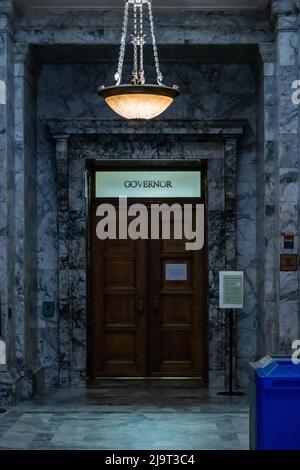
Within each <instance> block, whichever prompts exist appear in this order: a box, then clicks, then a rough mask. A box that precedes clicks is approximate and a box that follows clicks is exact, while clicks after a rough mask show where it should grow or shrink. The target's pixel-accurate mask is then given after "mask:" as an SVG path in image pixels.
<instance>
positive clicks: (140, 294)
mask: <svg viewBox="0 0 300 470" xmlns="http://www.w3.org/2000/svg"><path fill="white" fill-rule="evenodd" d="M151 169H152V168H151ZM118 170H119V169H118ZM94 174H95V173H94V170H93V172H92V173H91V179H92V180H94V179H95V178H94ZM201 174H202V187H203V190H202V193H201V198H199V199H197V200H193V201H192V200H190V199H189V200H188V202H189V203H193V204H196V203H198V204H204V203H205V172H204V171H203V168H202V169H201ZM92 193H93V196H95V191H94V190H92ZM103 202H109V203H111V204H113V205H114V206H115V208H116V213H117V214H118V209H117V204H118V203H117V200H113V199H107V200H103V199H98V198H96V197H92V200H91V207H90V209H91V211H90V212H91V213H90V230H91V243H90V285H91V289H90V300H91V302H90V311H91V316H90V328H89V330H90V333H89V351H90V375H91V377H92V378H96V377H206V375H207V357H206V343H207V341H206V322H207V298H206V292H207V289H206V284H207V268H206V245H205V246H204V248H203V249H202V250H200V251H187V250H186V249H185V243H186V240H185V239H184V237H183V238H182V239H180V240H178V239H174V236H171V238H170V239H169V240H163V239H158V240H151V239H149V240H140V239H139V240H131V239H125V240H119V239H117V240H99V239H98V237H97V235H96V226H97V223H98V222H99V220H100V219H99V216H97V215H96V209H97V207H98V205H99V204H102V203H103ZM133 202H137V201H136V200H135V201H134V200H130V199H128V205H130V204H131V203H133ZM139 202H142V203H143V204H144V205H146V206H147V207H149V208H150V205H151V203H153V202H155V203H156V204H162V203H164V202H169V203H170V204H174V203H177V204H178V203H179V204H180V205H182V204H183V203H186V202H187V201H186V200H181V199H179V200H178V199H176V198H172V200H166V199H163V200H162V199H161V200H158V199H155V200H147V199H143V200H142V201H139ZM149 213H150V211H149ZM129 222H130V218H129V219H128V223H129ZM173 224H174V218H171V228H172V225H173ZM173 234H174V232H173V230H171V235H173ZM174 267H175V271H176V269H177V270H179V278H178V273H177V274H176V272H175V276H174V275H173V274H174V269H173V268H174ZM172 270H173V274H172ZM182 274H183V276H182ZM180 276H182V277H181V278H180Z"/></svg>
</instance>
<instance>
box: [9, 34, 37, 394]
mask: <svg viewBox="0 0 300 470" xmlns="http://www.w3.org/2000/svg"><path fill="white" fill-rule="evenodd" d="M34 75H35V73H34V67H33V61H32V58H31V54H30V48H29V46H28V45H27V44H18V43H17V44H15V63H14V86H15V191H16V199H15V253H16V260H15V312H14V314H15V350H16V369H17V372H18V375H19V382H20V384H22V385H20V389H21V390H22V392H21V394H22V396H24V397H25V398H27V397H30V396H31V395H32V394H33V393H34V391H35V390H34V387H35V385H34V384H35V383H36V376H37V374H38V373H39V371H40V365H39V360H38V354H37V247H36V245H37V241H36V233H37V215H36V133H35V125H36V111H35V96H36V86H35V78H34Z"/></svg>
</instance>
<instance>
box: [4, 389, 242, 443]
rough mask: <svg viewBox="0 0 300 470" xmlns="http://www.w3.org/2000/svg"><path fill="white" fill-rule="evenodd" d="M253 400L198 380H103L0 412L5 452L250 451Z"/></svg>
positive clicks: (53, 393)
mask: <svg viewBox="0 0 300 470" xmlns="http://www.w3.org/2000/svg"><path fill="white" fill-rule="evenodd" d="M248 420H249V418H248V400H247V396H244V397H220V396H218V395H217V394H216V391H215V390H210V391H209V390H208V389H206V388H204V387H203V386H201V384H200V383H198V382H197V381H192V382H191V381H182V380H181V381H174V382H171V381H165V380H163V381H146V382H143V381H102V382H100V383H94V384H93V385H91V386H90V387H89V388H87V389H75V390H74V389H73V390H55V391H52V392H48V393H47V394H45V395H44V396H42V397H39V398H37V399H35V400H33V401H30V402H22V403H21V404H19V405H17V406H16V407H12V408H8V409H7V412H6V413H4V414H0V449H110V450H115V449H120V450H121V449H128V450H136V449H137V450H141V449H145V450H148V449H155V450H159V449H166V450H167V449H170V450H172V449H177V450H180V449H183V450H184V449H189V450H198V449H248V447H249V444H248V427H249V424H248Z"/></svg>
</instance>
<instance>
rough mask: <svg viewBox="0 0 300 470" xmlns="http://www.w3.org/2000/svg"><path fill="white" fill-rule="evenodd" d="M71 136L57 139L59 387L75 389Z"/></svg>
mask: <svg viewBox="0 0 300 470" xmlns="http://www.w3.org/2000/svg"><path fill="white" fill-rule="evenodd" d="M68 138H69V136H68V135H54V139H55V141H56V169H57V183H58V269H59V273H58V283H59V287H58V290H59V294H58V295H59V299H58V313H59V319H58V330H59V385H60V387H68V386H70V385H71V364H72V347H71V335H72V331H71V329H72V317H71V309H70V271H69V263H70V260H69V255H70V253H69V231H70V224H69V167H68Z"/></svg>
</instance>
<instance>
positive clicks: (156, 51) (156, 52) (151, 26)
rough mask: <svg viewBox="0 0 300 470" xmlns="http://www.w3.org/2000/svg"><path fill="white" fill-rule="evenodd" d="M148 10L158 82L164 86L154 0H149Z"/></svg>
mask: <svg viewBox="0 0 300 470" xmlns="http://www.w3.org/2000/svg"><path fill="white" fill-rule="evenodd" d="M148 10H149V20H150V29H151V36H152V44H153V54H154V61H155V69H156V75H157V83H158V85H160V86H162V85H163V83H162V82H163V79H164V77H163V75H162V73H161V71H160V65H159V58H158V50H157V45H156V38H155V32H154V21H153V13H152V0H148Z"/></svg>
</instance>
